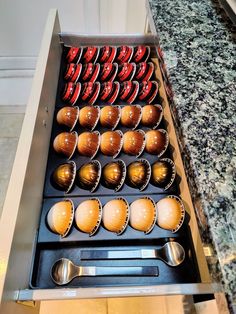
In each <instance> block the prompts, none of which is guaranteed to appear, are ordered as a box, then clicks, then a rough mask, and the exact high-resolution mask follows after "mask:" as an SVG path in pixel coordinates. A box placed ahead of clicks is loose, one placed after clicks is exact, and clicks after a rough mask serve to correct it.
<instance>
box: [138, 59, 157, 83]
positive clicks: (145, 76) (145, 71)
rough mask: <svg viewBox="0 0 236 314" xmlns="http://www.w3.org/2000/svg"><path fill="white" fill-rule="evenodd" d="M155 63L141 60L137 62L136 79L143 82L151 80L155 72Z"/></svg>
mask: <svg viewBox="0 0 236 314" xmlns="http://www.w3.org/2000/svg"><path fill="white" fill-rule="evenodd" d="M154 68H155V67H154V64H153V63H152V62H148V63H146V62H141V63H139V64H137V70H136V73H135V76H134V79H135V80H137V81H139V82H142V81H149V80H150V78H151V76H152V75H153V72H154Z"/></svg>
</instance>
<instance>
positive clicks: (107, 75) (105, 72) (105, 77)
mask: <svg viewBox="0 0 236 314" xmlns="http://www.w3.org/2000/svg"><path fill="white" fill-rule="evenodd" d="M117 71H118V64H117V63H104V64H102V65H101V71H100V74H99V79H100V80H101V81H102V82H108V81H109V82H113V81H114V79H115V77H116V74H117Z"/></svg>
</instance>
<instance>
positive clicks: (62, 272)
mask: <svg viewBox="0 0 236 314" xmlns="http://www.w3.org/2000/svg"><path fill="white" fill-rule="evenodd" d="M158 275H159V271H158V267H156V266H142V267H139V266H137V267H136V266H135V267H126V266H125V267H123V266H121V267H110V266H107V267H105V266H104V267H97V266H77V265H75V264H73V263H72V262H71V261H70V260H69V259H67V258H61V259H59V260H58V261H56V262H55V264H54V265H53V266H52V269H51V277H52V280H53V281H54V282H55V283H56V284H57V285H66V284H67V283H69V282H70V281H71V280H72V279H74V278H75V277H81V276H158Z"/></svg>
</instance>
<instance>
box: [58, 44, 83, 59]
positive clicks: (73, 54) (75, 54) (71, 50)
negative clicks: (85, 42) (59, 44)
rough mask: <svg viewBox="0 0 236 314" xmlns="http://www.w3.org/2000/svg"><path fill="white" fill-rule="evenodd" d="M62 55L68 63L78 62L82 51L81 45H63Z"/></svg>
mask: <svg viewBox="0 0 236 314" xmlns="http://www.w3.org/2000/svg"><path fill="white" fill-rule="evenodd" d="M63 49H64V55H65V59H66V61H67V62H68V63H78V62H79V61H80V58H81V56H82V53H83V48H82V47H71V46H66V45H65V46H64V48H63Z"/></svg>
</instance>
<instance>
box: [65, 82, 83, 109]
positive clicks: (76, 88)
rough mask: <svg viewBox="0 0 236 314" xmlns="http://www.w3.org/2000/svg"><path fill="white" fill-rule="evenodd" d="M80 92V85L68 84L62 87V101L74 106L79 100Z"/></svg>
mask: <svg viewBox="0 0 236 314" xmlns="http://www.w3.org/2000/svg"><path fill="white" fill-rule="evenodd" d="M80 92H81V84H80V83H76V84H75V83H72V82H68V83H66V84H65V86H64V90H63V92H62V100H63V101H64V102H68V103H69V104H70V105H72V106H73V105H74V104H75V103H76V101H77V100H78V98H79V95H80Z"/></svg>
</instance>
